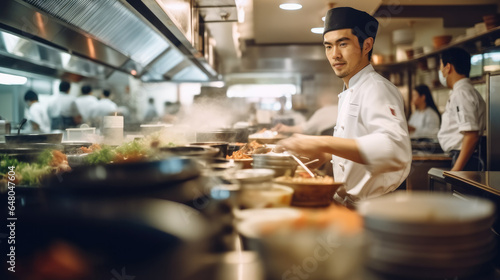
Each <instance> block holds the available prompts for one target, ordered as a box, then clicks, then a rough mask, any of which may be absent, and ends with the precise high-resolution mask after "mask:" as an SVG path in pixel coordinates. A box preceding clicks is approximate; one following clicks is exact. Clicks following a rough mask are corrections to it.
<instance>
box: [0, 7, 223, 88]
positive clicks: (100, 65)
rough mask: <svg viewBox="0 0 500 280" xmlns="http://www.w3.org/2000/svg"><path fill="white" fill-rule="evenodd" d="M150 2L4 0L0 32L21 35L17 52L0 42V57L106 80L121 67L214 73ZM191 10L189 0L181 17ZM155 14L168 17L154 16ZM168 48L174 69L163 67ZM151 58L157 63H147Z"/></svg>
mask: <svg viewBox="0 0 500 280" xmlns="http://www.w3.org/2000/svg"><path fill="white" fill-rule="evenodd" d="M129 2H130V3H132V4H135V6H134V7H132V6H131V4H129ZM151 2H154V1H151ZM150 4H151V5H152V6H151V8H152V9H154V10H155V11H154V13H153V12H152V11H151V10H148V8H147V7H146V6H145V5H144V3H142V2H141V1H133V0H130V1H125V0H123V1H120V0H99V1H90V0H84V1H79V0H68V1H61V0H49V1H41V0H6V1H2V2H1V3H0V31H1V29H4V30H5V31H6V32H5V33H9V34H13V35H15V36H17V37H18V38H19V39H17V41H18V42H17V46H15V51H9V49H6V48H5V46H6V44H5V43H4V42H0V58H4V56H5V59H0V60H1V62H2V63H1V66H4V67H6V68H12V69H18V70H23V71H27V72H33V73H37V74H43V75H46V76H55V77H59V76H62V75H63V74H64V73H65V72H70V73H74V74H79V75H81V76H85V77H91V78H98V79H105V78H107V77H109V76H110V75H111V72H112V71H114V70H120V71H122V72H125V73H128V74H130V73H131V72H133V73H136V74H134V75H137V77H140V78H142V77H144V80H148V81H162V80H163V81H164V80H179V81H180V80H182V81H207V80H209V79H211V78H215V77H216V76H217V73H216V72H215V70H214V69H213V68H212V67H211V66H210V65H208V64H207V63H206V60H205V58H203V55H201V54H200V53H199V52H197V51H196V50H194V48H193V47H192V46H191V43H190V42H189V41H188V40H186V39H185V37H184V35H183V33H182V32H180V31H179V30H178V26H177V25H176V24H174V23H173V21H171V20H170V19H169V18H168V16H167V15H166V14H165V12H164V11H163V10H162V9H161V8H160V7H159V6H158V4H157V3H156V2H154V5H153V4H152V3H150ZM141 8H142V10H141ZM136 9H139V10H140V12H138V11H137V10H136ZM189 11H190V7H189V4H188V8H187V14H186V15H185V16H187V17H190V16H191V15H190V12H189ZM155 13H156V14H157V15H158V16H159V17H161V18H166V19H164V20H163V21H158V19H157V18H154V14H155ZM151 15H153V17H149V16H151ZM175 15H176V16H177V15H178V14H175ZM189 28H190V29H191V27H190V26H189ZM0 41H2V40H0ZM3 41H5V40H3ZM181 41H182V42H181ZM167 49H174V50H175V51H172V50H171V51H169V57H171V56H172V55H173V56H175V57H177V58H176V60H175V61H172V60H171V59H168V60H169V61H168V63H167V65H168V67H169V69H168V70H171V69H175V72H168V70H165V69H162V68H163V66H162V65H164V63H165V60H164V59H160V57H161V56H162V55H165V54H166V51H167ZM20 62H22V63H20ZM95 62H97V63H95ZM153 62H157V63H159V64H158V65H157V66H154V65H151V64H152V63H153ZM173 62H176V63H173ZM30 63H31V64H30ZM176 65H177V66H178V67H174V66H176ZM21 66H22V67H21ZM40 67H41V68H40ZM38 68H40V69H38ZM200 69H201V70H200ZM158 72H160V73H158Z"/></svg>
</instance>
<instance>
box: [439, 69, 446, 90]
mask: <svg viewBox="0 0 500 280" xmlns="http://www.w3.org/2000/svg"><path fill="white" fill-rule="evenodd" d="M439 82H441V84H442V85H443V86H445V87H448V84H447V83H446V78H445V77H444V76H443V71H441V70H439Z"/></svg>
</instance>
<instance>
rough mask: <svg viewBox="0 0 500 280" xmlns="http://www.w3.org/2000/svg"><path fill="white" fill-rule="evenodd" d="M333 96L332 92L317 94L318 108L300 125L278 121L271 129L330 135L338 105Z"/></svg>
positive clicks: (335, 119)
mask: <svg viewBox="0 0 500 280" xmlns="http://www.w3.org/2000/svg"><path fill="white" fill-rule="evenodd" d="M333 96H334V95H333V94H326V93H323V94H320V95H319V96H318V106H319V107H320V108H319V109H318V110H316V112H314V114H312V116H311V117H310V118H309V119H308V120H307V121H306V122H305V123H303V124H302V125H294V126H288V125H285V124H282V123H279V124H277V125H276V126H275V127H273V128H272V130H274V131H278V132H284V133H303V134H308V135H332V134H333V127H334V126H335V124H336V123H337V114H338V106H337V104H334V100H333V98H334V97H333Z"/></svg>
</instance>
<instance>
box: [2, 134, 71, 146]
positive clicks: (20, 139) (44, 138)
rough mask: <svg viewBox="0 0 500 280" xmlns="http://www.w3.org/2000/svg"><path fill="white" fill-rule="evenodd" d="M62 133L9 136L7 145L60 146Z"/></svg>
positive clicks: (7, 136) (6, 137) (6, 141)
mask: <svg viewBox="0 0 500 280" xmlns="http://www.w3.org/2000/svg"><path fill="white" fill-rule="evenodd" d="M62 137H63V134H62V133H33V134H9V135H5V143H6V144H24V143H53V144H60V143H61V141H62Z"/></svg>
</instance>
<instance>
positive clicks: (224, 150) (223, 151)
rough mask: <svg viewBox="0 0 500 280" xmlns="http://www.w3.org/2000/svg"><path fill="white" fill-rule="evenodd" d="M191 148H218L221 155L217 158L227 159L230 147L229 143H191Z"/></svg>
mask: <svg viewBox="0 0 500 280" xmlns="http://www.w3.org/2000/svg"><path fill="white" fill-rule="evenodd" d="M189 145H190V146H202V147H203V146H205V147H206V146H208V147H212V148H217V149H219V153H217V154H216V155H215V157H218V158H226V156H227V152H228V145H229V143H227V142H199V143H198V142H197V143H190V144H189Z"/></svg>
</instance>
